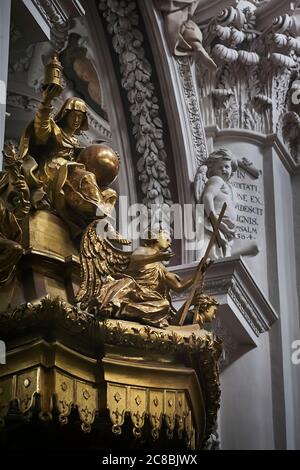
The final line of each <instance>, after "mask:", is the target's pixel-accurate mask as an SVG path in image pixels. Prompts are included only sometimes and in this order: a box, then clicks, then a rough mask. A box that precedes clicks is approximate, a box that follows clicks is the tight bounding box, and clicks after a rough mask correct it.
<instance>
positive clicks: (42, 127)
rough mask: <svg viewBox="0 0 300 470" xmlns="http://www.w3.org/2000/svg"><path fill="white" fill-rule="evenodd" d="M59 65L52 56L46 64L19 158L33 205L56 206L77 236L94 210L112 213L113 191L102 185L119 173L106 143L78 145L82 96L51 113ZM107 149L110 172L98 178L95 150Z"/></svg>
mask: <svg viewBox="0 0 300 470" xmlns="http://www.w3.org/2000/svg"><path fill="white" fill-rule="evenodd" d="M61 70H62V66H61V64H60V62H59V60H58V58H57V56H54V57H53V58H52V59H51V60H50V61H49V63H48V65H47V66H46V71H45V84H44V86H43V100H42V102H41V104H40V106H39V108H38V110H37V112H36V114H35V117H34V119H33V121H32V122H31V123H30V124H29V125H28V126H27V128H26V130H25V132H24V135H23V136H22V138H21V142H20V150H19V158H20V159H21V160H22V173H23V174H24V177H25V180H26V183H27V185H28V187H29V190H30V202H31V204H32V207H33V209H49V210H51V211H53V212H55V213H56V214H57V215H59V216H60V217H61V218H62V219H63V220H64V221H65V222H66V223H67V224H68V226H69V228H70V231H71V234H72V236H73V237H76V236H78V235H80V234H81V233H82V232H83V230H84V229H85V228H86V227H87V225H88V224H89V223H90V222H92V221H93V220H94V219H95V218H96V217H97V216H101V215H103V216H106V215H108V214H110V213H111V211H112V209H113V207H114V204H115V201H116V197H117V196H116V192H115V191H114V190H112V189H111V188H107V186H108V185H109V184H110V183H111V182H112V181H113V179H114V178H115V177H116V175H117V174H118V171H119V164H120V162H119V158H118V156H117V154H116V153H114V152H113V151H112V149H109V147H108V146H105V145H102V146H101V145H92V146H90V147H87V148H86V149H82V148H81V144H80V140H79V139H78V136H79V135H80V133H81V132H83V131H85V130H87V129H88V116H87V112H88V110H87V106H86V104H85V102H84V101H83V100H82V99H80V98H76V97H72V98H68V99H67V100H66V101H65V103H64V104H63V105H62V106H61V109H60V110H59V111H58V112H57V113H53V107H52V101H53V99H54V98H56V97H58V96H59V95H60V94H61V92H62V85H61V83H60V82H61V76H60V75H61ZM109 151H110V155H109V157H110V160H111V161H110V169H111V177H110V178H109V179H108V180H107V178H104V180H103V171H102V169H101V168H99V165H101V163H99V160H101V156H100V157H99V152H100V153H101V152H106V154H108V153H109ZM106 157H107V155H106ZM103 160H104V159H103V158H102V161H103Z"/></svg>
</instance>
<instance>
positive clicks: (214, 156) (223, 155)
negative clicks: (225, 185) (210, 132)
mask: <svg viewBox="0 0 300 470" xmlns="http://www.w3.org/2000/svg"><path fill="white" fill-rule="evenodd" d="M205 164H206V166H207V173H206V175H207V177H208V178H210V177H211V176H219V177H220V178H222V179H223V180H224V181H228V180H229V179H230V178H231V176H232V175H233V173H235V172H236V170H237V167H238V163H237V160H236V157H235V156H234V155H233V153H232V152H231V151H230V150H229V149H224V148H220V149H218V150H215V151H214V152H212V153H211V154H210V156H209V157H208V159H207V160H206V162H205Z"/></svg>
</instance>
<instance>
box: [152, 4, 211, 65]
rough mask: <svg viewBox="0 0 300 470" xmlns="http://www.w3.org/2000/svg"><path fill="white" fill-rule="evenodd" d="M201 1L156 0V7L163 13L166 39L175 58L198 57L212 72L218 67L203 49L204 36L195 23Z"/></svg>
mask: <svg viewBox="0 0 300 470" xmlns="http://www.w3.org/2000/svg"><path fill="white" fill-rule="evenodd" d="M199 3H200V0H179V1H173V0H155V6H156V8H157V9H158V10H160V11H161V12H162V13H163V17H164V24H165V32H166V38H167V41H168V44H169V48H170V51H171V52H172V54H174V55H175V56H179V57H180V56H193V55H198V57H199V58H200V63H202V64H203V65H204V66H205V67H207V68H208V69H211V70H216V68H217V66H216V64H215V62H214V61H213V60H212V58H211V57H210V56H209V54H208V53H207V52H206V50H205V48H204V47H203V44H202V41H203V35H202V32H201V30H200V28H199V26H198V25H197V24H196V23H195V22H194V21H193V15H194V13H195V11H196V9H197V7H198V5H199Z"/></svg>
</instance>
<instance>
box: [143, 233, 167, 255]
mask: <svg viewBox="0 0 300 470" xmlns="http://www.w3.org/2000/svg"><path fill="white" fill-rule="evenodd" d="M171 241H172V240H171V236H170V233H169V232H167V231H166V230H163V229H161V228H160V229H157V230H147V233H146V234H145V237H144V239H143V243H144V245H146V246H157V248H159V249H160V250H162V251H166V250H168V249H169V248H170V246H171Z"/></svg>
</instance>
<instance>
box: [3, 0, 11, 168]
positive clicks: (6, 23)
mask: <svg viewBox="0 0 300 470" xmlns="http://www.w3.org/2000/svg"><path fill="white" fill-rule="evenodd" d="M10 7H11V0H2V2H1V16H0V150H2V148H3V142H4V129H5V113H6V86H7V71H8V53H9V28H10ZM0 158H1V163H0V166H1V167H2V154H1V156H0Z"/></svg>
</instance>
